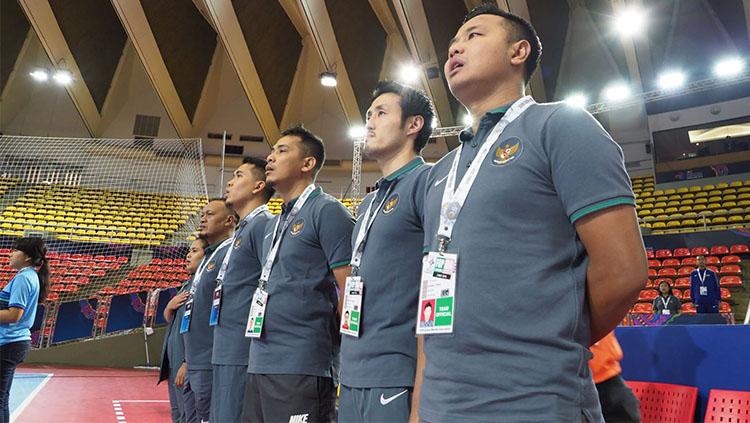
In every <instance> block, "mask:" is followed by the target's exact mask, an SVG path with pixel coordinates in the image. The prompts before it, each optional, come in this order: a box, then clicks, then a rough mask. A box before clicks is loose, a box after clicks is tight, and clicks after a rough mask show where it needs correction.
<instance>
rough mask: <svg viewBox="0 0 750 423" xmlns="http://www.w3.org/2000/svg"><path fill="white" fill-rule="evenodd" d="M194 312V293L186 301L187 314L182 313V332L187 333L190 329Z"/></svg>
mask: <svg viewBox="0 0 750 423" xmlns="http://www.w3.org/2000/svg"><path fill="white" fill-rule="evenodd" d="M192 314H193V295H192V294H190V297H189V298H188V300H187V301H186V302H185V314H183V315H182V322H180V333H187V332H188V331H189V330H190V316H191V315H192Z"/></svg>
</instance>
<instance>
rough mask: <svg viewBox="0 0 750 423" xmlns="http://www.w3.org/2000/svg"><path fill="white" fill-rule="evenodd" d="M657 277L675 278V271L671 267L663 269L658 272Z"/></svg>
mask: <svg viewBox="0 0 750 423" xmlns="http://www.w3.org/2000/svg"><path fill="white" fill-rule="evenodd" d="M658 275H659V276H660V277H661V276H677V271H676V270H675V269H674V268H673V267H664V268H662V269H660V270H659V273H658Z"/></svg>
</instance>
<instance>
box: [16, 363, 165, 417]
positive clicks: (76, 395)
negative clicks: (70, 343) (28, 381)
mask: <svg viewBox="0 0 750 423" xmlns="http://www.w3.org/2000/svg"><path fill="white" fill-rule="evenodd" d="M44 373H47V374H52V376H51V377H50V378H49V380H47V381H46V383H44V384H43V385H42V386H41V387H40V388H39V389H38V390H35V391H36V392H29V393H28V394H25V393H24V392H23V388H22V387H21V384H19V390H20V391H21V392H19V394H21V395H26V398H24V401H25V402H26V403H25V404H24V405H23V406H22V407H19V408H21V409H19V410H17V411H18V412H17V413H14V411H13V410H11V414H15V417H16V419H15V422H18V423H38V422H97V423H98V422H113V423H139V422H142V423H146V422H148V423H160V422H170V421H171V419H170V413H169V394H168V393H167V386H166V381H165V382H163V383H161V384H160V385H159V386H156V381H157V379H158V373H157V372H156V371H153V370H128V369H102V368H60V367H49V366H37V365H34V366H21V367H20V368H19V369H18V370H17V371H16V379H14V386H13V388H12V389H11V395H14V394H15V392H13V391H15V388H16V386H15V382H16V381H17V380H19V376H20V377H21V378H23V375H24V374H29V375H30V374H44Z"/></svg>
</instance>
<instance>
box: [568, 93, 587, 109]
mask: <svg viewBox="0 0 750 423" xmlns="http://www.w3.org/2000/svg"><path fill="white" fill-rule="evenodd" d="M565 102H566V103H568V104H570V105H571V106H576V107H580V108H582V109H583V108H586V105H587V104H588V103H589V99H588V98H586V96H585V95H583V94H581V93H575V94H571V95H569V96H567V97H566V98H565Z"/></svg>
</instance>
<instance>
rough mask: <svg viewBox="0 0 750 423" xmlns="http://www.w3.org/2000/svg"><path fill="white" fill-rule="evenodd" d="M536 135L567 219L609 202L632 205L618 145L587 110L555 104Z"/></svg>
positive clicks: (573, 221)
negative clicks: (545, 156) (540, 137)
mask: <svg viewBox="0 0 750 423" xmlns="http://www.w3.org/2000/svg"><path fill="white" fill-rule="evenodd" d="M542 136H543V144H544V148H545V150H546V151H547V154H548V157H549V162H550V163H549V164H550V171H551V177H552V182H553V184H554V186H555V190H556V191H557V194H558V196H559V197H560V200H561V201H562V203H563V206H564V208H565V212H566V213H567V215H568V218H569V219H570V221H571V223H575V221H576V220H578V219H580V218H582V217H584V216H586V215H588V214H590V213H594V212H597V211H600V210H603V209H606V208H609V207H613V206H617V205H621V204H627V205H632V206H635V196H634V195H633V190H632V188H631V185H630V179H629V178H628V174H627V172H626V171H625V164H624V156H623V153H622V149H621V148H620V146H619V145H617V143H615V142H614V141H613V140H612V138H611V137H610V136H609V134H607V132H606V131H605V130H604V128H602V126H601V125H600V124H599V123H598V122H597V121H596V120H595V119H594V117H593V116H591V115H590V114H589V113H588V112H586V111H584V110H582V109H579V108H576V107H569V106H560V108H559V109H557V110H555V111H554V112H553V113H552V115H550V117H549V119H548V120H547V122H546V124H545V128H544V131H543V135H542Z"/></svg>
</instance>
